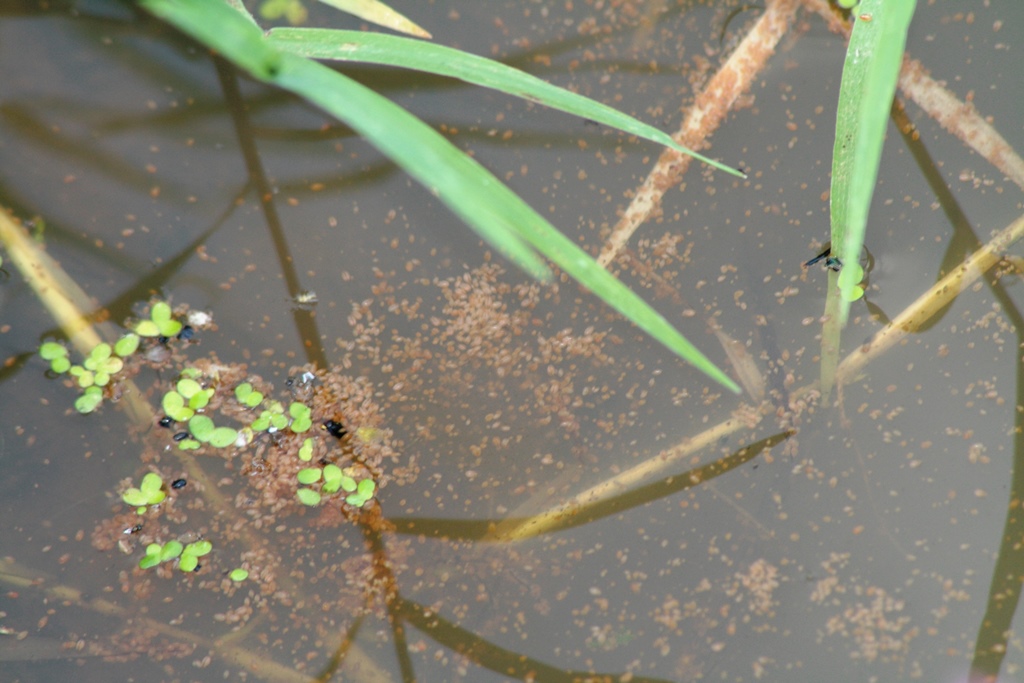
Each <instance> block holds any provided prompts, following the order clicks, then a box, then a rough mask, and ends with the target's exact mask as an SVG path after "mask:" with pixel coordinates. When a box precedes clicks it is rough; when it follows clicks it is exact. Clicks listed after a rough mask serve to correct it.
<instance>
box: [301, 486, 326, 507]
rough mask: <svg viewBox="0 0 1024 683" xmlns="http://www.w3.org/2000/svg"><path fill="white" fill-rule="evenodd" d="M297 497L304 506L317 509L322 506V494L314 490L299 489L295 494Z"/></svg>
mask: <svg viewBox="0 0 1024 683" xmlns="http://www.w3.org/2000/svg"><path fill="white" fill-rule="evenodd" d="M295 496H296V497H297V498H298V499H299V502H300V503H302V504H303V505H309V506H310V507H315V506H317V505H319V504H320V494H319V493H317V492H316V491H314V490H313V489H299V490H298V491H296V492H295Z"/></svg>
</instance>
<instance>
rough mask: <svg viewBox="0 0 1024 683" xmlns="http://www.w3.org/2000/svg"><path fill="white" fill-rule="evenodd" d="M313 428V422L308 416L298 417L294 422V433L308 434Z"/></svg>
mask: <svg viewBox="0 0 1024 683" xmlns="http://www.w3.org/2000/svg"><path fill="white" fill-rule="evenodd" d="M312 426H313V420H311V419H310V417H309V416H308V415H306V416H303V417H297V418H295V419H294V420H293V421H292V424H291V427H292V431H293V432H295V433H296V434H302V433H303V432H308V431H309V428H310V427H312Z"/></svg>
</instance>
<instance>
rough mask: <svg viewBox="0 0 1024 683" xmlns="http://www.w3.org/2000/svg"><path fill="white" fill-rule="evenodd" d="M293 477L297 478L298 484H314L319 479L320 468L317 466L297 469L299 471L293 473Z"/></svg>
mask: <svg viewBox="0 0 1024 683" xmlns="http://www.w3.org/2000/svg"><path fill="white" fill-rule="evenodd" d="M295 478H296V479H298V480H299V483H300V484H314V483H316V482H318V481H320V468H319V467H307V468H305V469H301V470H299V473H298V474H297V475H295Z"/></svg>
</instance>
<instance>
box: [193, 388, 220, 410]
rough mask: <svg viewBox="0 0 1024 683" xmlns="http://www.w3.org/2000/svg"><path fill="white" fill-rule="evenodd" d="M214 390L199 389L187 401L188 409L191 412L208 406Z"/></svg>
mask: <svg viewBox="0 0 1024 683" xmlns="http://www.w3.org/2000/svg"><path fill="white" fill-rule="evenodd" d="M214 391H215V390H214V389H200V390H199V391H197V392H196V393H194V394H192V396H191V397H190V398H189V399H188V407H189V408H191V409H192V410H202V409H203V408H205V407H206V406H207V404H209V402H210V397H211V396H213V394H214Z"/></svg>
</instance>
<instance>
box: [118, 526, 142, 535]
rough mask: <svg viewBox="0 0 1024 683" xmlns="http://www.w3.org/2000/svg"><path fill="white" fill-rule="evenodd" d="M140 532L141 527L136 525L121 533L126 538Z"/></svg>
mask: <svg viewBox="0 0 1024 683" xmlns="http://www.w3.org/2000/svg"><path fill="white" fill-rule="evenodd" d="M140 531H142V525H141V524H136V525H135V526H131V527H128V528H127V529H125V530H124V531H123V532H122V533H124V534H125V535H126V536H130V535H131V534H137V533H139V532H140Z"/></svg>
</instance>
